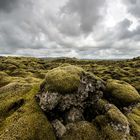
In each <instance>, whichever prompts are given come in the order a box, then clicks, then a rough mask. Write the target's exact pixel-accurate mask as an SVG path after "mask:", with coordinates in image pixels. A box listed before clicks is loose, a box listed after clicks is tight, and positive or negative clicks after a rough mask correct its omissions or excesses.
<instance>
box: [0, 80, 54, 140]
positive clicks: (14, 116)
mask: <svg viewBox="0 0 140 140" xmlns="http://www.w3.org/2000/svg"><path fill="white" fill-rule="evenodd" d="M20 80H21V79H20ZM40 82H41V81H39V82H38V84H35V81H34V82H33V83H32V84H29V83H28V84H27V83H25V81H22V80H21V81H20V83H16V82H14V83H11V84H9V85H7V86H5V87H2V88H0V91H1V94H0V139H1V140H17V139H20V140H55V135H54V134H53V130H52V127H51V125H50V123H49V122H48V120H47V118H46V116H45V115H44V114H43V112H42V111H41V109H40V107H39V106H38V104H37V103H36V101H35V95H36V94H37V92H38V90H39V83H40Z"/></svg>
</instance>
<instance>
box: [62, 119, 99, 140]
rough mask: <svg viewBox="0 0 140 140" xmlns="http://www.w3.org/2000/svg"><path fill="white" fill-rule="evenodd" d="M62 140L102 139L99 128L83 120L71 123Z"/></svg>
mask: <svg viewBox="0 0 140 140" xmlns="http://www.w3.org/2000/svg"><path fill="white" fill-rule="evenodd" d="M67 127H69V128H68V129H69V130H68V131H67V133H66V134H65V135H64V136H63V137H62V140H100V139H99V134H98V131H97V128H96V127H95V126H94V125H93V124H92V123H89V122H86V121H81V122H77V123H75V124H70V125H69V126H67Z"/></svg>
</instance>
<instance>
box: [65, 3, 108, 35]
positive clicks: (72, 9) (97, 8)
mask: <svg viewBox="0 0 140 140" xmlns="http://www.w3.org/2000/svg"><path fill="white" fill-rule="evenodd" d="M104 5H105V0H69V1H68V2H67V3H66V5H65V6H64V7H63V12H66V13H67V14H70V15H71V14H77V15H78V16H79V18H80V19H79V20H80V28H81V29H82V31H83V32H85V33H88V32H92V28H93V26H95V25H96V23H97V22H98V21H99V20H100V18H101V17H102V16H103V15H102V14H101V8H103V6H104Z"/></svg>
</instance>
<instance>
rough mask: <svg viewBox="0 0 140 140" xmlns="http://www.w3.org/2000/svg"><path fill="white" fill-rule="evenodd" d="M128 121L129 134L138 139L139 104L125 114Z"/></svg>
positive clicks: (139, 128)
mask: <svg viewBox="0 0 140 140" xmlns="http://www.w3.org/2000/svg"><path fill="white" fill-rule="evenodd" d="M126 116H127V118H128V121H129V123H130V127H131V134H132V135H133V136H135V137H136V140H139V139H140V104H138V105H137V106H136V107H134V108H133V109H132V111H131V112H130V113H128V114H127V115H126Z"/></svg>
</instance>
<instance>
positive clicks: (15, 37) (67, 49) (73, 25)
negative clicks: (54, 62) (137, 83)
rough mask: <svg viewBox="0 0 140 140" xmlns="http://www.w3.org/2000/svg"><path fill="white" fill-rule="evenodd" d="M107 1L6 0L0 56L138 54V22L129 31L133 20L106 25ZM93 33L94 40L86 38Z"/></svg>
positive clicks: (1, 15)
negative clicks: (93, 41)
mask: <svg viewBox="0 0 140 140" xmlns="http://www.w3.org/2000/svg"><path fill="white" fill-rule="evenodd" d="M1 2H2V1H0V4H1ZM106 2H107V1H106V0H98V1H97V0H63V2H62V1H61V2H58V1H57V0H38V1H33V0H17V1H16V0H11V1H10V0H9V2H8V0H6V1H5V6H4V4H3V6H2V4H1V5H0V21H1V22H0V55H4V54H5V55H25V56H38V57H46V56H48V57H59V56H69V57H73V56H76V57H79V58H120V57H121V58H126V57H133V56H136V55H138V54H140V50H139V47H140V46H139V44H140V42H139V39H140V27H137V29H136V30H133V31H130V30H128V28H129V27H130V25H131V24H132V23H131V20H128V19H124V20H122V21H121V22H120V23H118V24H117V25H116V26H115V27H113V28H111V29H109V28H106V27H105V26H104V25H103V24H102V23H103V20H104V16H106V12H105V10H106V8H107V7H106ZM132 2H133V3H132ZM60 3H61V4H60ZM125 4H127V5H132V4H134V5H135V1H131V2H129V3H125ZM7 8H8V9H10V12H8V11H7V10H6V9H7ZM102 10H104V15H103V13H101V12H103V11H102ZM89 36H91V40H92V39H93V40H95V44H92V43H91V44H90V40H89V42H88V41H86V43H82V42H84V41H85V40H86V39H87V38H88V37H89Z"/></svg>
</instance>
